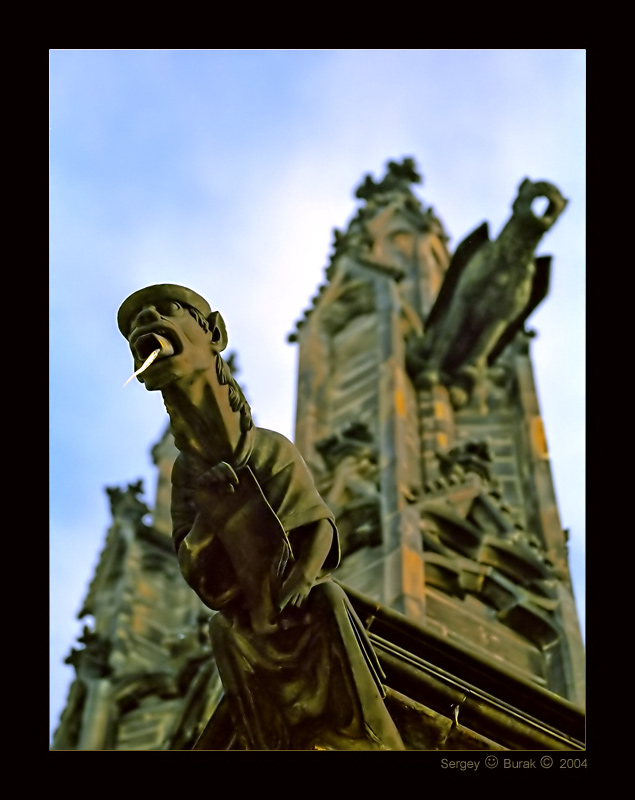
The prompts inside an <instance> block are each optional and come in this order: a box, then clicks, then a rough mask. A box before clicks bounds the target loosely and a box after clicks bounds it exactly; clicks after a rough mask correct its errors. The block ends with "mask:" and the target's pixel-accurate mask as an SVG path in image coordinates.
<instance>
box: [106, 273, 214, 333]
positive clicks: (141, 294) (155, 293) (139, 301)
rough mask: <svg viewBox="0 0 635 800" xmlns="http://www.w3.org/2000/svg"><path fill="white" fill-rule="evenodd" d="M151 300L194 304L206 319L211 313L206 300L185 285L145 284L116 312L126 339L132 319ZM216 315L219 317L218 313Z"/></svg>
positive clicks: (118, 322)
mask: <svg viewBox="0 0 635 800" xmlns="http://www.w3.org/2000/svg"><path fill="white" fill-rule="evenodd" d="M153 300H176V301H177V302H181V303H185V304H187V305H189V306H194V308H195V309H196V310H197V311H200V312H201V314H203V316H204V317H205V318H206V319H208V320H209V318H210V316H211V315H212V309H211V308H210V305H209V303H208V302H207V300H204V299H203V298H202V297H201V296H200V294H196V292H193V291H192V290H191V289H188V288H187V287H186V286H179V285H178V284H175V283H157V284H155V285H154V286H146V287H145V289H139V290H138V291H136V292H133V293H132V294H131V295H130V296H129V297H127V298H126V299H125V300H124V301H123V303H122V304H121V307H120V308H119V311H118V313H117V324H118V325H119V330H120V331H121V332H122V333H123V335H124V336H125V337H126V339H127V338H128V335H129V334H130V326H131V324H132V320H133V319H134V318H135V317H136V315H137V314H138V313H139V311H141V309H142V308H143V306H144V305H145V304H146V303H151V302H152V301H153ZM218 316H219V317H220V315H218ZM221 322H222V320H221ZM223 327H224V325H223Z"/></svg>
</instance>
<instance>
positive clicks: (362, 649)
mask: <svg viewBox="0 0 635 800" xmlns="http://www.w3.org/2000/svg"><path fill="white" fill-rule="evenodd" d="M209 466H210V465H209V464H206V463H205V462H204V461H203V459H200V458H199V457H197V456H196V455H193V454H190V453H188V452H186V451H183V452H181V453H180V455H179V456H178V458H177V460H176V463H175V466H174V470H173V474H172V484H173V488H172V521H173V536H174V543H175V547H176V549H177V552H178V550H179V547H180V546H181V544H182V543H183V540H184V539H185V538H186V536H187V535H188V533H189V532H190V531H191V530H192V527H193V525H194V522H195V519H196V517H197V508H196V505H195V504H194V494H195V492H196V490H197V480H198V478H199V477H200V475H201V474H202V473H203V472H205V470H206V469H208V468H209ZM232 467H233V468H234V469H235V470H236V471H237V473H238V475H239V476H240V474H241V473H240V470H241V468H244V467H249V469H250V470H251V472H252V473H253V476H254V477H255V479H256V481H257V482H258V484H259V486H260V489H261V490H262V494H263V495H264V498H265V500H266V501H267V503H268V504H269V506H270V508H271V509H272V510H273V512H275V514H276V516H277V517H278V519H279V520H280V523H282V528H283V529H284V532H286V535H287V536H288V539H287V540H286V541H287V542H288V544H289V545H290V550H291V555H290V557H289V560H288V562H286V565H283V568H282V570H281V571H279V572H278V573H276V571H275V570H272V571H271V574H272V575H273V576H274V578H273V580H274V581H277V582H278V585H277V587H274V589H279V586H280V585H281V584H282V582H283V581H284V579H285V577H286V576H287V575H288V572H289V569H290V568H291V566H292V564H293V552H294V551H295V550H296V549H297V548H301V546H302V537H303V535H306V530H307V529H306V526H307V525H310V524H311V523H315V522H319V521H320V520H329V521H330V523H331V524H332V526H333V543H332V546H331V549H330V552H329V554H328V555H327V557H326V559H325V561H324V565H323V570H322V572H321V574H320V577H319V579H318V582H317V584H316V585H315V586H314V587H313V589H312V590H311V593H310V594H309V597H308V598H307V600H306V601H305V602H304V604H303V605H302V606H301V607H299V608H298V607H295V606H290V605H289V606H287V607H286V608H285V609H284V610H283V611H282V612H281V613H280V614H279V616H278V620H277V621H278V629H277V630H276V631H275V632H274V633H269V634H262V635H260V634H256V633H255V632H254V631H253V629H252V627H251V626H250V623H249V615H248V614H247V613H246V609H245V604H244V602H243V600H244V597H243V596H242V595H243V592H242V589H241V585H240V584H241V581H240V579H239V577H238V576H237V570H236V569H235V567H234V565H233V564H232V561H231V559H230V557H229V556H228V554H227V552H226V548H225V547H224V546H223V544H222V543H221V541H220V537H218V536H214V537H213V538H212V540H211V542H210V544H209V545H207V546H206V547H207V551H208V552H207V555H206V557H205V561H204V563H205V571H206V587H207V589H208V591H207V590H206V595H205V597H202V599H203V601H204V602H205V603H206V604H207V605H208V606H210V607H211V608H214V609H217V610H219V613H218V614H216V615H214V617H212V621H211V625H210V631H211V637H212V645H213V649H214V654H215V657H216V661H217V664H218V668H219V672H220V675H221V678H222V681H223V686H224V689H225V695H226V698H227V702H228V704H229V709H230V712H231V716H232V721H233V725H234V728H235V730H236V733H237V736H238V738H239V741H240V742H241V744H242V746H243V747H244V748H245V749H249V750H285V749H286V750H299V749H313V748H315V747H318V748H322V749H337V750H339V749H349V750H350V749H359V750H369V749H390V750H393V749H399V750H400V749H403V745H402V743H401V740H400V737H399V734H398V733H397V731H396V728H395V726H394V724H393V722H392V720H391V718H390V716H389V714H388V712H387V711H386V708H385V705H384V703H383V699H382V698H383V696H384V689H383V686H382V684H381V677H382V676H383V674H382V671H381V667H380V666H379V663H378V661H377V657H376V655H375V653H374V651H373V649H372V646H371V644H370V642H369V640H368V637H367V635H366V632H365V630H364V628H363V626H362V624H361V622H360V621H359V619H358V618H357V616H356V614H355V612H354V610H353V608H352V606H351V604H350V602H349V600H348V598H347V597H346V594H345V593H344V591H343V590H342V589H341V588H340V587H339V586H338V585H337V584H335V583H333V582H332V581H331V580H330V579H329V574H330V572H331V571H332V570H333V569H335V567H336V566H337V564H338V561H339V541H338V536H337V528H336V526H335V522H334V519H333V514H332V512H331V511H330V509H329V508H328V506H327V505H326V504H325V503H324V501H323V500H322V498H321V497H320V495H319V494H318V492H317V489H316V488H315V484H314V482H313V478H312V476H311V474H310V472H309V470H308V468H307V466H306V464H305V462H304V460H303V459H302V457H301V455H300V453H299V452H298V450H297V449H296V448H295V446H294V445H293V444H292V443H291V442H290V441H289V440H288V439H286V438H285V437H284V436H282V435H281V434H278V433H274V432H273V431H268V430H264V429H261V428H253V429H252V430H251V431H249V432H248V436H246V437H245V441H244V442H243V446H242V447H241V448H238V450H237V453H236V458H235V461H234V462H233V463H232ZM284 532H281V533H282V536H284ZM248 535H249V536H253V535H254V532H253V531H250V533H249V534H248ZM199 596H200V593H199Z"/></svg>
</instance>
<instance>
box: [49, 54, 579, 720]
mask: <svg viewBox="0 0 635 800" xmlns="http://www.w3.org/2000/svg"><path fill="white" fill-rule="evenodd" d="M585 74H586V54H585V51H583V50H310V51H307V50H224V51H223V50H220V51H219V50H53V51H51V54H50V341H51V345H50V347H51V352H50V397H51V411H50V419H51V434H50V436H51V438H50V446H51V456H50V467H51V470H50V471H51V495H50V496H51V502H50V511H51V530H50V536H51V539H50V564H51V728H54V727H55V726H56V725H57V720H58V718H59V713H60V711H61V709H62V708H63V706H64V703H65V700H66V693H67V690H68V686H69V684H70V681H71V679H72V677H73V670H72V668H71V667H69V666H66V665H64V664H63V663H62V662H63V659H64V657H65V656H66V655H67V654H68V652H69V651H70V648H71V646H73V644H74V641H75V639H76V637H77V635H78V634H79V633H80V632H81V627H82V624H81V623H80V622H79V621H77V620H76V619H75V617H76V614H77V612H78V610H79V608H80V606H81V603H82V600H83V598H84V596H85V593H86V589H87V583H88V581H89V579H90V577H91V576H92V572H93V570H94V567H95V565H96V563H97V559H98V556H99V552H100V550H101V548H102V546H103V542H104V537H105V533H106V530H107V527H108V525H109V522H110V518H109V509H108V499H107V496H106V494H105V491H104V489H105V487H106V486H114V485H120V486H121V485H124V484H126V483H128V482H132V481H136V480H137V479H138V478H143V479H144V482H145V486H146V500H147V502H149V503H150V504H152V502H153V491H154V483H155V474H154V469H153V466H152V462H151V458H150V447H151V446H152V445H153V444H154V443H155V442H156V441H157V439H158V438H159V436H160V435H161V433H162V432H163V430H164V427H165V423H166V417H165V411H164V408H163V405H162V402H161V397H160V395H158V393H148V392H146V391H145V389H143V387H142V386H141V385H140V384H138V383H137V382H135V381H133V382H132V383H130V384H129V385H128V386H126V387H125V389H122V384H123V382H124V381H125V380H126V379H127V378H128V376H129V375H130V372H131V371H132V363H131V358H130V355H129V351H128V348H127V345H126V342H125V341H124V339H123V338H122V337H121V335H120V334H119V332H118V330H117V326H116V312H117V309H118V307H119V305H120V303H121V302H122V300H123V299H124V298H125V297H126V296H127V295H128V294H129V293H130V292H132V291H134V290H135V289H138V288H141V287H142V286H145V285H148V284H151V283H159V282H175V283H182V284H186V285H188V286H191V287H192V288H194V289H195V290H197V291H199V292H200V293H201V294H203V295H204V296H205V297H207V298H208V299H209V301H210V303H211V304H212V306H213V307H214V308H217V309H219V310H220V311H221V313H222V314H223V317H224V318H225V321H226V323H227V327H228V332H229V339H230V343H229V350H235V351H237V352H238V361H239V365H240V369H241V372H240V376H239V380H240V382H241V384H243V385H244V387H245V391H246V394H247V397H248V399H249V401H250V403H251V405H252V408H253V409H254V414H255V418H256V422H257V424H259V425H261V426H263V427H267V428H272V429H275V430H278V431H280V432H281V433H284V434H286V435H287V436H290V437H292V436H293V425H294V399H295V379H296V355H297V351H296V349H295V346H294V345H291V344H288V343H287V342H286V337H287V334H288V333H289V332H290V331H291V330H292V329H293V327H294V323H295V321H296V320H297V319H298V318H299V317H300V316H301V313H302V311H303V310H304V309H305V308H306V307H307V306H308V305H309V300H310V298H311V297H312V296H313V294H314V293H315V289H316V287H317V285H318V284H319V283H321V282H322V279H323V275H324V267H325V266H326V264H327V261H328V255H329V253H330V251H331V244H332V238H333V237H332V230H333V228H335V227H337V228H344V227H345V226H346V225H347V223H348V221H349V220H350V218H351V217H352V216H353V214H354V213H355V210H356V208H357V207H358V202H359V201H357V200H356V199H355V198H354V194H353V193H354V189H355V188H356V187H357V185H358V184H359V183H360V182H361V180H362V178H363V176H364V175H365V174H366V173H371V174H372V175H373V176H374V177H375V178H379V177H381V176H382V175H383V172H384V168H385V164H386V162H387V161H388V160H389V159H399V158H402V157H403V156H406V155H411V156H413V157H414V158H415V160H416V162H417V164H418V166H419V169H420V171H421V172H422V173H423V176H424V182H423V185H422V186H420V187H418V188H416V189H415V191H416V192H417V194H418V195H419V197H420V198H421V199H423V200H424V201H425V202H426V204H432V205H433V206H434V208H435V211H436V213H437V214H438V216H439V217H440V218H441V220H442V221H443V223H444V225H445V227H446V230H447V231H448V233H449V235H450V237H451V240H450V247H451V249H454V248H455V247H456V245H457V244H458V243H459V242H460V241H461V240H462V238H463V237H464V236H465V235H466V234H468V233H469V232H470V231H471V230H473V229H474V228H475V227H476V226H477V225H478V224H480V223H481V222H482V221H484V220H487V221H488V222H489V223H490V234H491V236H492V237H493V236H495V235H496V234H497V233H498V232H499V231H500V229H501V227H502V225H503V224H504V222H505V221H506V219H507V218H508V216H509V214H510V209H511V203H512V201H513V199H514V197H515V196H516V191H517V188H518V185H519V184H520V182H521V180H522V179H523V178H525V177H529V178H531V179H532V180H538V179H544V180H549V181H552V182H553V183H555V184H556V185H557V186H558V187H559V188H560V189H561V191H562V192H563V194H564V195H565V196H566V197H567V198H569V205H568V207H567V209H566V210H565V212H564V214H563V215H562V216H561V217H560V219H559V221H558V222H557V224H556V225H555V227H554V228H553V229H552V231H550V232H549V233H548V234H547V235H546V236H545V237H544V239H543V241H542V243H541V245H540V246H539V248H538V253H539V254H544V255H547V254H551V255H553V257H554V260H553V265H552V283H551V291H550V295H549V296H548V297H547V299H546V300H545V301H544V303H543V304H542V306H541V307H539V309H538V310H537V311H536V312H535V313H534V314H533V316H532V317H531V318H530V320H529V323H528V324H529V327H531V328H532V329H534V330H536V332H537V334H538V335H537V337H536V338H535V339H534V340H533V343H532V355H533V360H534V367H535V373H536V381H537V386H538V393H539V398H540V403H541V410H542V414H543V417H544V420H545V427H546V433H547V440H548V443H549V450H550V455H551V462H552V470H553V474H554V481H555V486H556V492H557V496H558V501H559V507H560V514H561V520H562V524H563V527H565V528H569V529H570V536H571V539H570V556H571V568H572V571H573V576H574V590H575V595H576V601H577V605H578V609H579V613H580V616H581V619H582V620H583V619H584V544H585V529H584V526H585V486H584V475H585V469H584V459H585V432H584V423H585Z"/></svg>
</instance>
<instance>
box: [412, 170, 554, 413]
mask: <svg viewBox="0 0 635 800" xmlns="http://www.w3.org/2000/svg"><path fill="white" fill-rule="evenodd" d="M539 199H542V200H544V201H545V202H546V209H545V210H544V211H543V212H540V211H539V210H538V209H537V207H536V201H538V200H539ZM566 205H567V200H566V199H565V198H564V197H563V196H562V194H561V193H560V191H559V189H558V188H557V187H556V186H554V185H553V184H552V183H548V182H546V181H537V182H532V181H530V180H529V179H528V178H525V179H524V180H523V181H522V183H521V184H520V187H519V189H518V196H517V197H516V199H515V200H514V203H513V207H512V208H513V213H512V215H511V217H510V218H509V220H508V221H507V223H506V225H505V226H504V228H503V230H502V231H501V233H500V234H499V236H498V238H497V239H495V240H494V241H490V239H489V232H488V224H487V223H486V222H485V223H483V224H482V225H481V226H480V227H479V228H477V229H476V230H475V231H473V232H472V233H471V234H470V235H469V236H467V237H466V238H465V239H464V240H463V241H462V242H461V244H459V246H458V247H457V249H456V251H455V253H454V256H453V258H452V261H451V263H450V266H449V268H448V272H447V275H446V277H445V280H444V282H443V286H442V289H441V291H440V293H439V296H438V297H437V300H436V302H435V304H434V307H433V308H432V310H431V312H430V314H429V316H428V319H427V320H426V330H425V334H424V336H423V338H421V339H419V340H417V341H416V342H413V343H411V345H410V347H409V367H410V372H411V374H415V381H416V382H417V384H418V385H419V386H422V387H425V386H431V385H434V384H435V383H439V382H440V383H443V384H445V385H447V386H448V387H449V388H450V394H451V397H452V401H453V404H454V405H455V406H456V407H460V406H462V405H464V404H465V403H466V402H468V400H469V397H470V394H471V391H472V389H473V387H474V385H475V383H476V382H477V381H478V380H479V378H480V377H482V376H483V373H484V370H485V368H486V367H487V365H488V364H491V363H493V361H494V360H495V359H496V357H497V356H498V355H499V354H500V353H501V352H502V350H503V349H504V348H505V346H506V345H507V344H509V342H510V341H511V340H512V338H513V337H514V335H515V334H516V333H517V332H518V331H519V330H520V329H521V328H522V325H523V323H524V321H525V320H526V319H527V317H528V316H529V314H530V313H531V312H532V311H533V310H534V308H535V307H536V306H537V305H538V304H539V303H540V302H541V301H542V300H543V299H544V297H545V295H546V293H547V288H548V283H549V271H550V263H551V257H550V256H543V257H539V258H535V257H534V251H535V249H536V247H537V245H538V243H539V241H540V239H541V238H542V237H543V236H544V234H545V233H546V232H547V231H548V230H549V229H550V228H551V227H552V226H553V225H554V223H555V222H556V220H557V219H558V217H559V216H560V214H561V213H562V212H563V211H564V209H565V207H566Z"/></svg>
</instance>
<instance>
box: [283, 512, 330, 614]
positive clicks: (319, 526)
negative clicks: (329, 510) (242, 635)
mask: <svg viewBox="0 0 635 800" xmlns="http://www.w3.org/2000/svg"><path fill="white" fill-rule="evenodd" d="M297 533H298V535H297V539H300V536H299V533H300V529H298V532H297ZM300 540H301V545H300V547H299V552H297V560H296V562H295V564H294V565H293V567H292V568H291V571H290V572H289V575H288V576H287V578H286V580H285V581H284V583H283V585H282V591H281V594H280V609H281V610H282V609H283V608H284V607H285V606H286V605H287V604H288V603H291V604H292V605H301V604H302V603H303V602H304V600H306V598H307V597H308V595H309V592H310V591H311V589H312V587H313V585H314V583H315V581H316V580H317V578H318V576H319V574H320V570H321V569H322V566H323V564H324V561H325V560H326V557H327V555H328V554H329V551H330V549H331V543H332V541H333V526H332V525H331V523H330V522H329V521H328V520H326V519H322V520H320V521H319V522H314V523H312V524H311V525H307V526H306V527H305V530H304V531H302V537H301V539H300Z"/></svg>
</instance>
